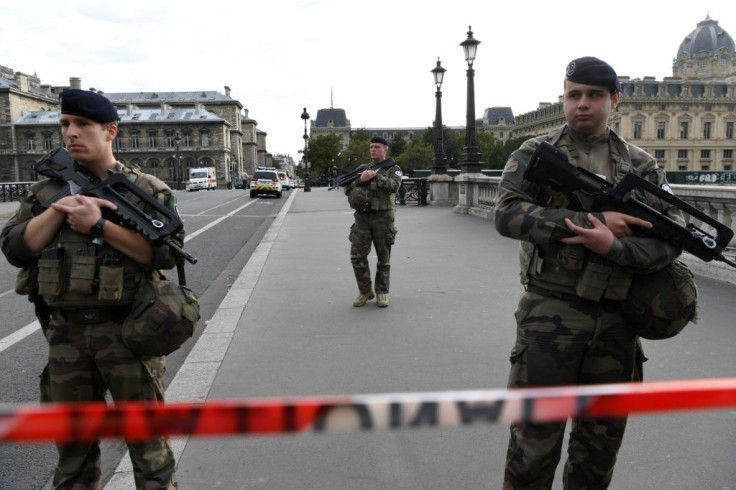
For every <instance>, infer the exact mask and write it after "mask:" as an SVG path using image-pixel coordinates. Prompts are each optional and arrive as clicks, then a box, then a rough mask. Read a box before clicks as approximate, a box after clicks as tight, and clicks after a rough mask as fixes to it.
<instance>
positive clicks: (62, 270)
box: [16, 164, 163, 308]
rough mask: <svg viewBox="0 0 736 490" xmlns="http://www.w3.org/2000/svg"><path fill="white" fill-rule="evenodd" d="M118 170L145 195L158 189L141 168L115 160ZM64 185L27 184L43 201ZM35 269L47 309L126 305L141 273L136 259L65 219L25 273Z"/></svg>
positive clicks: (143, 273)
mask: <svg viewBox="0 0 736 490" xmlns="http://www.w3.org/2000/svg"><path fill="white" fill-rule="evenodd" d="M117 170H118V171H120V172H121V173H123V174H124V175H126V176H127V177H128V178H129V179H130V180H131V181H132V182H133V183H135V184H136V185H139V187H141V188H142V189H143V190H144V191H146V192H147V193H149V194H152V195H156V192H157V191H160V190H163V189H158V188H157V181H155V179H147V178H145V174H142V173H140V171H133V170H130V169H128V168H126V167H123V166H122V165H120V164H118V166H117ZM64 186H65V184H64V183H61V182H56V181H41V182H38V183H36V184H34V185H33V186H31V192H33V193H34V194H35V196H36V198H37V200H38V202H39V203H43V202H45V201H46V200H48V199H49V198H51V197H53V196H54V195H55V194H56V193H57V192H59V191H60V190H61V189H62V188H63V187H64ZM121 193H122V194H123V195H124V197H125V198H126V199H128V200H129V201H131V202H132V203H134V204H136V205H140V199H138V198H137V197H136V196H135V195H133V194H131V193H130V192H127V191H122V192H121ZM34 273H35V274H36V275H37V277H38V293H39V294H40V295H41V296H42V297H43V299H44V301H45V302H46V304H47V305H48V306H49V307H52V308H88V307H99V306H127V305H130V304H131V303H132V301H133V296H134V295H135V293H136V291H137V290H138V289H139V287H140V285H141V284H142V281H143V280H144V279H145V277H146V271H145V269H144V268H143V267H142V266H141V265H140V264H138V263H137V262H135V261H134V260H132V259H130V258H128V257H127V256H126V255H124V254H123V253H121V252H119V251H117V250H116V249H114V248H113V247H111V246H109V245H108V244H107V243H104V242H103V243H102V245H96V244H93V243H92V237H90V236H89V235H83V234H81V233H77V232H75V231H72V230H71V229H70V228H69V226H68V225H67V224H66V222H64V223H63V224H62V226H61V228H60V229H59V231H58V233H57V234H56V236H55V237H54V239H53V240H52V241H51V243H50V244H49V245H48V246H47V247H46V248H45V249H44V250H42V251H41V256H40V258H39V260H38V266H37V270H36V271H33V270H30V271H26V272H25V274H27V275H29V276H30V277H32V276H33V275H34ZM20 279H21V278H20V277H19V280H20ZM16 289H17V286H16Z"/></svg>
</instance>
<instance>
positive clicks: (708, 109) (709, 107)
mask: <svg viewBox="0 0 736 490" xmlns="http://www.w3.org/2000/svg"><path fill="white" fill-rule="evenodd" d="M711 90H712V88H711V87H708V95H712V94H711ZM705 110H706V111H712V110H713V106H711V105H710V104H705Z"/></svg>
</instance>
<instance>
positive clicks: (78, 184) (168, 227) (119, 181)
mask: <svg viewBox="0 0 736 490" xmlns="http://www.w3.org/2000/svg"><path fill="white" fill-rule="evenodd" d="M33 168H34V169H35V170H36V172H38V173H39V174H41V175H44V176H46V177H49V178H50V179H53V180H57V181H62V182H66V183H67V185H66V186H64V188H63V189H62V190H61V191H59V192H58V193H56V194H55V195H54V196H52V197H51V198H49V199H48V200H47V201H46V202H44V203H43V206H44V207H49V206H50V205H51V204H53V203H54V202H56V201H58V200H59V199H61V198H63V197H66V196H72V195H76V194H82V195H85V196H92V197H98V198H101V199H106V200H108V201H111V202H113V203H115V205H116V206H117V207H118V209H117V210H116V211H110V212H111V213H112V214H115V215H117V216H118V218H119V219H120V224H121V225H123V226H126V227H128V228H131V229H134V230H136V231H138V232H139V233H141V234H142V235H143V236H145V237H146V238H148V239H149V240H151V241H152V242H153V243H155V244H164V245H166V246H168V247H169V248H171V250H172V251H174V252H175V253H176V254H177V255H179V256H181V257H183V258H184V259H186V260H187V261H188V262H189V263H190V264H196V263H197V259H196V258H195V257H193V256H192V255H191V254H189V253H187V252H186V251H185V250H183V249H182V248H181V247H179V246H178V245H177V244H176V243H174V241H173V240H172V238H171V237H173V236H174V235H176V233H177V232H179V230H181V228H182V226H183V223H182V221H181V218H180V217H179V214H178V213H175V212H173V211H171V210H170V209H169V208H167V207H165V206H163V205H162V204H161V203H159V202H158V201H157V200H156V199H155V198H153V197H151V196H150V195H148V194H146V193H145V192H143V190H142V189H141V188H140V187H138V186H137V185H135V184H134V183H133V182H131V181H130V180H128V178H127V177H125V176H124V175H122V174H119V173H113V174H112V175H110V176H109V177H108V178H107V180H104V181H103V180H101V179H100V178H99V177H97V176H96V175H94V174H93V173H92V172H90V171H89V170H87V169H86V168H84V167H83V166H81V165H78V164H77V163H76V162H75V161H74V159H73V158H72V157H71V155H69V153H68V152H67V151H66V149H64V148H57V149H55V150H52V151H51V152H49V153H47V154H46V155H44V156H43V158H41V160H39V161H38V162H37V163H36V164H35V165H34V166H33ZM122 192H130V193H131V194H133V195H135V196H136V197H137V198H139V199H140V200H141V201H143V202H145V203H146V204H147V205H149V206H151V207H152V208H153V209H155V210H156V212H157V213H160V214H161V215H162V216H164V217H165V218H166V221H167V223H164V222H163V221H161V220H159V219H157V218H155V217H153V216H151V215H149V214H148V213H146V212H145V211H143V210H142V209H140V208H139V207H138V206H136V205H135V204H133V203H132V202H130V201H129V200H128V199H127V198H126V197H125V196H124V195H123V194H122Z"/></svg>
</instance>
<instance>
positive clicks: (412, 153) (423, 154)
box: [395, 141, 434, 174]
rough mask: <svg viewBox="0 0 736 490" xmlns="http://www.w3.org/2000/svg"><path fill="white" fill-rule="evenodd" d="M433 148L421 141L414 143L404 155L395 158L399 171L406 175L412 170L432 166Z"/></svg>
mask: <svg viewBox="0 0 736 490" xmlns="http://www.w3.org/2000/svg"><path fill="white" fill-rule="evenodd" d="M432 158H434V148H433V147H432V145H429V144H427V143H425V142H423V141H416V142H414V144H412V145H411V146H409V147H408V148H407V149H406V150H404V153H402V154H401V155H399V156H398V157H397V158H395V160H396V163H398V164H399V166H400V167H401V170H402V171H403V172H404V173H405V174H408V173H409V172H410V171H412V170H419V169H428V168H430V167H431V166H432Z"/></svg>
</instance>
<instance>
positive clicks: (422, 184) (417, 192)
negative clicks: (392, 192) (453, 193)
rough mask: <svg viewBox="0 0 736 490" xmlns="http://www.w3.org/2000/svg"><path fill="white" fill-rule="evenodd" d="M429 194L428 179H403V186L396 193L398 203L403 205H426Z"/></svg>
mask: <svg viewBox="0 0 736 490" xmlns="http://www.w3.org/2000/svg"><path fill="white" fill-rule="evenodd" d="M428 195H429V186H428V185H427V179H424V178H422V179H413V178H407V179H403V180H402V181H401V187H400V188H399V191H398V192H397V193H396V204H399V205H401V206H405V205H407V204H416V205H417V206H426V205H427V196H428Z"/></svg>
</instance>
